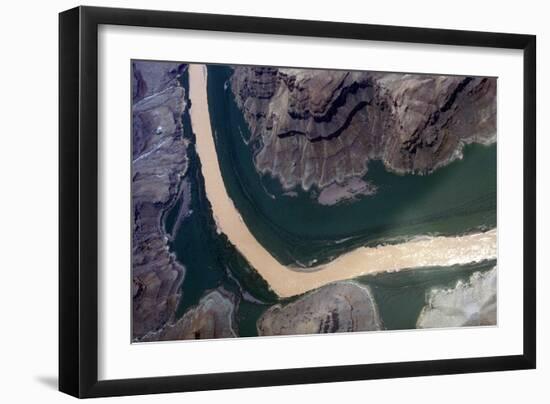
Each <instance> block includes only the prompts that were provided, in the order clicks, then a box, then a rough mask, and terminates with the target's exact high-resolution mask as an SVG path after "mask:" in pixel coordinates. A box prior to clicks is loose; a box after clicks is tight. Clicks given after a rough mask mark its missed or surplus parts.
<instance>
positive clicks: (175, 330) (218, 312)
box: [142, 287, 237, 341]
mask: <svg viewBox="0 0 550 404" xmlns="http://www.w3.org/2000/svg"><path fill="white" fill-rule="evenodd" d="M235 304H236V298H235V295H233V294H232V293H231V292H229V291H227V290H225V289H224V288H223V287H220V288H218V289H214V290H211V291H209V292H207V293H205V294H204V296H203V297H202V298H201V299H200V301H199V303H198V304H197V306H195V307H192V308H190V309H189V310H187V311H186V312H185V314H184V315H183V316H182V317H181V318H180V319H179V320H178V321H176V322H174V323H172V324H168V325H166V326H165V327H163V328H162V329H161V330H160V331H158V332H156V333H151V334H148V335H146V336H145V337H144V338H143V339H142V341H173V340H182V339H211V338H231V337H236V336H237V333H236V331H235V325H236V323H235Z"/></svg>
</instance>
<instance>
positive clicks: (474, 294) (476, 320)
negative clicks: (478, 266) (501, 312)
mask: <svg viewBox="0 0 550 404" xmlns="http://www.w3.org/2000/svg"><path fill="white" fill-rule="evenodd" d="M496 323H497V268H496V267H495V268H493V269H491V270H489V271H486V272H475V273H474V274H473V275H472V276H471V277H470V279H469V280H468V281H466V282H458V284H457V285H456V286H455V287H454V288H450V289H433V290H431V291H430V293H429V294H428V296H427V303H426V306H424V308H423V309H422V312H421V313H420V316H419V317H418V321H417V323H416V326H417V328H433V327H437V328H441V327H472V326H483V325H485V326H488V325H496Z"/></svg>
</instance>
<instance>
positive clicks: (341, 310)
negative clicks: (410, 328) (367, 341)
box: [257, 281, 382, 335]
mask: <svg viewBox="0 0 550 404" xmlns="http://www.w3.org/2000/svg"><path fill="white" fill-rule="evenodd" d="M257 328H258V335H295V334H318V333H334V332H350V331H375V330H380V329H382V322H381V320H380V317H379V315H378V308H377V306H376V303H375V301H374V299H373V297H372V293H371V291H370V289H369V288H368V286H365V285H360V284H358V283H355V282H353V281H343V282H335V283H332V284H329V285H326V286H323V287H321V288H319V289H317V290H314V291H312V292H309V293H307V294H305V295H304V296H302V297H300V298H299V299H297V300H296V301H294V302H292V303H288V304H286V305H282V304H277V305H274V306H271V307H270V308H269V309H268V310H267V311H266V312H265V313H264V314H262V316H261V317H260V318H259V319H258V323H257Z"/></svg>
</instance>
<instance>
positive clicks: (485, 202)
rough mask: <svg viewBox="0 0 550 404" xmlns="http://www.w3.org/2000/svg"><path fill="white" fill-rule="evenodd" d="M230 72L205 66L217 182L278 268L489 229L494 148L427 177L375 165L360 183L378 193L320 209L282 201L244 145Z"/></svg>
mask: <svg viewBox="0 0 550 404" xmlns="http://www.w3.org/2000/svg"><path fill="white" fill-rule="evenodd" d="M230 75H231V69H230V68H228V67H224V66H209V67H208V100H209V107H210V119H211V122H212V127H213V132H214V133H215V140H216V148H217V152H218V156H219V159H220V165H221V168H222V170H221V171H222V176H223V179H224V182H225V184H226V188H227V191H228V194H229V196H230V197H231V198H232V199H233V201H234V203H235V206H236V207H237V209H238V210H239V212H240V213H241V215H242V217H243V219H244V221H245V222H246V224H247V226H248V228H249V229H250V230H251V232H252V233H253V235H254V236H255V237H256V239H258V241H259V242H260V243H261V244H262V245H264V247H265V248H266V249H267V250H269V251H270V252H271V253H272V254H273V255H274V256H275V257H277V259H278V260H279V261H280V262H282V263H283V264H294V265H297V266H300V265H307V264H308V263H312V260H314V259H316V260H317V262H318V263H319V262H323V261H328V260H330V259H331V258H334V257H336V256H338V255H339V254H341V253H342V252H345V251H349V250H352V249H354V248H356V247H358V246H361V245H372V244H379V243H386V242H392V241H397V240H395V239H396V238H397V239H402V238H405V239H406V238H408V237H412V236H416V235H419V234H432V235H435V234H443V235H449V234H454V235H456V234H463V233H468V232H471V231H476V230H479V229H485V228H492V227H495V226H496V145H493V146H488V147H487V146H482V145H469V146H466V147H465V150H464V159H463V160H460V161H456V162H453V163H452V164H450V165H448V166H447V167H444V168H442V169H439V170H437V171H436V172H434V173H433V174H430V175H425V176H420V175H397V174H394V173H390V172H388V171H386V170H385V168H384V166H383V164H382V163H381V162H380V161H372V162H370V163H369V166H368V172H367V174H366V176H365V179H366V180H367V181H369V182H372V183H374V184H375V185H376V186H377V187H378V192H377V193H376V194H375V195H373V196H368V197H364V198H362V199H361V200H359V201H356V202H354V203H347V204H346V203H344V204H339V205H336V206H322V205H320V204H318V203H317V202H316V201H315V199H314V198H312V197H311V195H310V194H309V193H307V192H304V191H302V190H301V189H300V188H297V189H295V190H294V191H296V192H297V194H298V195H297V196H294V197H292V196H286V195H283V194H284V192H283V190H282V188H281V186H280V184H279V182H278V180H275V179H272V178H271V177H270V176H269V175H261V174H259V173H258V172H257V170H256V169H255V167H254V164H253V151H252V150H251V149H252V148H251V147H250V146H249V145H246V144H245V142H244V140H243V139H249V138H250V133H249V130H248V126H247V124H246V123H245V121H244V119H243V116H242V113H241V112H240V110H239V108H238V107H237V105H236V103H235V100H234V97H233V94H232V92H231V89H230V88H227V87H228V86H227V85H226V83H227V81H228V79H229V77H230Z"/></svg>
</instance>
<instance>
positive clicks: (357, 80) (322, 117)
mask: <svg viewBox="0 0 550 404" xmlns="http://www.w3.org/2000/svg"><path fill="white" fill-rule="evenodd" d="M233 69H234V70H233V74H232V76H231V79H230V81H231V82H230V84H231V89H232V91H233V94H234V95H235V99H236V102H237V105H238V106H239V108H240V109H241V110H242V112H243V114H244V118H245V121H246V122H247V123H248V126H249V128H250V132H251V141H250V143H249V144H250V146H251V147H252V148H253V155H254V163H255V166H256V168H257V170H258V171H259V172H260V173H262V174H269V175H271V176H272V177H274V178H276V179H278V180H279V182H280V183H281V185H282V187H283V189H284V190H286V191H289V190H292V189H294V188H296V187H298V186H299V187H301V188H302V189H304V190H305V191H309V190H311V189H312V188H316V189H317V192H316V193H315V195H319V194H322V191H323V190H324V189H326V188H327V187H329V186H332V187H333V189H332V191H331V192H330V194H329V195H327V194H326V193H325V194H324V197H323V198H322V200H321V201H320V203H323V204H334V203H338V202H341V201H342V200H345V199H349V198H354V197H356V196H357V195H358V194H357V192H355V191H356V190H357V189H358V181H363V178H364V177H365V174H366V173H367V167H368V162H369V161H370V160H381V161H383V163H384V165H385V166H386V168H387V169H388V170H391V171H393V172H397V173H416V174H425V173H429V172H431V171H433V170H435V169H437V168H439V167H441V166H444V165H446V164H448V163H450V162H451V161H453V160H455V159H457V158H460V157H461V155H462V148H463V146H464V145H465V144H468V143H482V144H489V143H492V142H495V141H496V89H497V80H496V78H488V77H466V76H441V75H421V74H402V73H380V72H362V71H340V70H315V69H293V68H274V67H254V66H235V67H234V68H233ZM375 185H376V184H374V186H375ZM335 187H338V189H337V188H335ZM359 188H361V189H363V190H369V191H365V192H362V193H363V194H369V193H370V191H372V189H373V188H374V187H373V186H372V185H369V184H368V183H367V184H365V185H363V186H361V187H359ZM354 190H355V191H354ZM331 194H334V197H330V195H331Z"/></svg>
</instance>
